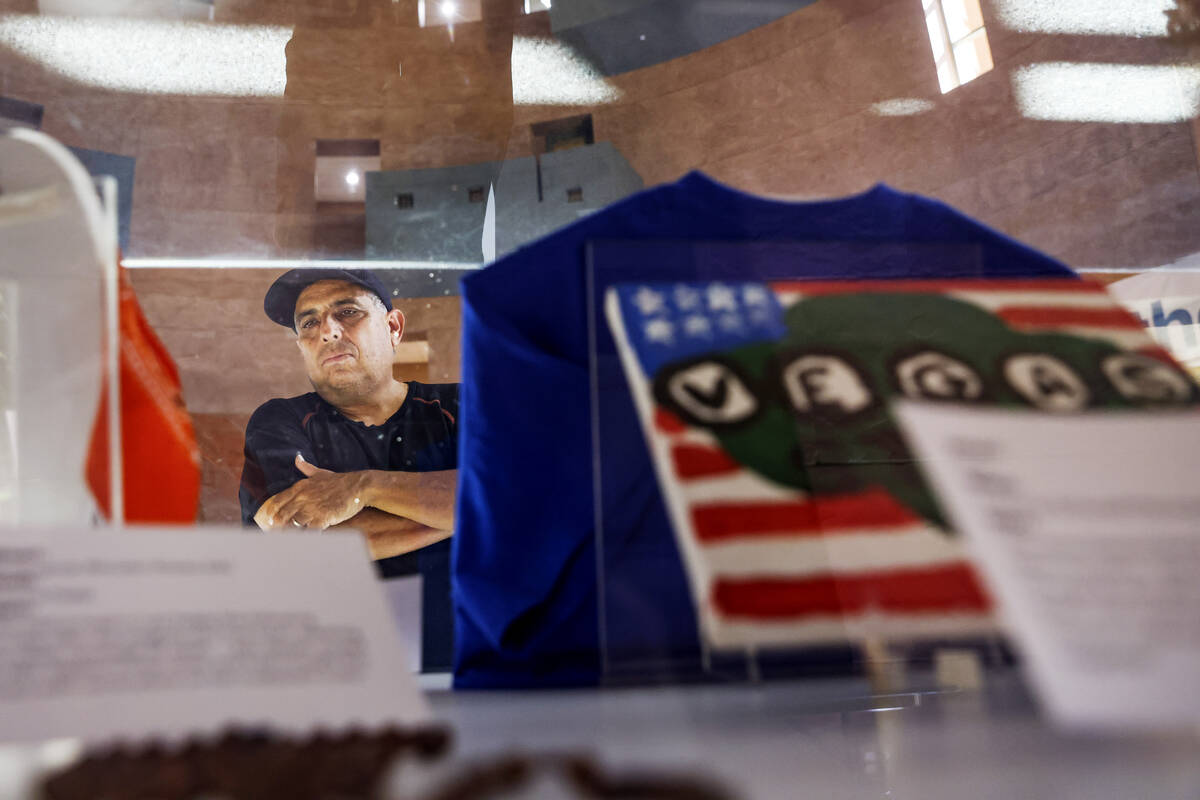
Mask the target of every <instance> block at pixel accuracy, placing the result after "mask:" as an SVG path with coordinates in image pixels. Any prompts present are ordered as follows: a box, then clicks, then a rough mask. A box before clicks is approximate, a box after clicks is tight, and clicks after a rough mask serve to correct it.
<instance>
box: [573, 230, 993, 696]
mask: <svg viewBox="0 0 1200 800" xmlns="http://www.w3.org/2000/svg"><path fill="white" fill-rule="evenodd" d="M980 257H981V254H980V251H979V249H978V248H977V247H975V246H973V245H962V244H958V245H955V244H936V243H935V244H928V245H915V246H914V245H902V244H895V245H892V244H887V243H876V244H862V243H854V242H809V243H804V242H778V243H769V242H754V243H740V244H739V243H728V242H661V243H641V242H604V241H600V242H593V243H592V244H591V245H590V252H589V264H588V270H589V273H588V277H589V303H588V305H589V312H590V317H589V323H590V330H591V349H592V355H591V364H590V367H591V381H592V391H593V394H592V412H593V413H592V434H593V447H594V448H595V450H594V457H595V466H594V474H595V485H594V497H595V506H596V515H597V516H596V553H597V556H596V558H597V593H598V597H599V620H598V625H599V626H600V630H601V637H600V640H601V642H602V650H603V652H602V661H603V663H602V667H603V672H604V679H605V681H606V682H609V683H612V684H622V683H637V682H645V681H661V680H668V681H688V680H733V681H745V680H751V681H753V680H760V679H763V678H770V677H783V676H796V675H828V674H845V673H856V672H857V673H861V672H864V671H866V670H873V671H875V672H876V673H878V675H877V676H876V677H879V678H880V680H881V681H882V682H880V683H878V684H877V685H879V686H884V685H887V686H891V687H893V688H896V689H903V688H910V683H911V681H910V679H908V678H906V677H905V671H904V666H905V665H906V664H908V663H917V662H919V663H921V664H923V665H924V666H929V665H931V664H932V663H933V660H934V658H935V657H940V656H941V655H944V654H945V653H948V652H953V651H956V648H957V650H963V649H965V651H966V652H968V654H970V653H974V656H973V657H974V658H975V659H976V661H977V663H995V662H998V661H1002V660H1003V659H1004V658H1006V655H1005V652H1004V649H1003V646H1002V644H1001V643H1000V642H999V640H998V638H997V637H996V635H995V626H994V622H993V621H992V620H990V619H987V618H985V617H986V615H982V616H977V617H976V618H975V619H974V620H973V622H972V623H970V624H966V625H964V626H962V627H959V626H958V622H948V623H947V624H945V625H940V626H939V625H937V624H934V625H932V626H929V627H928V628H927V629H925V630H924V631H923V632H922V631H919V630H918V629H917V628H916V627H914V626H912V625H908V623H907V622H904V621H901V622H894V621H892V622H889V621H884V620H880V619H873V618H871V612H867V613H866V614H865V615H862V616H860V617H858V618H855V617H854V615H853V614H847V615H846V616H845V617H844V618H839V616H838V614H833V615H832V616H830V615H825V617H824V618H823V619H822V620H821V622H820V623H819V624H817V625H812V626H809V627H808V628H805V627H804V626H803V625H796V626H793V630H792V631H791V632H790V633H789V632H785V633H783V634H782V635H781V634H780V633H779V631H780V630H782V628H783V627H785V626H776V627H775V628H774V629H772V630H768V628H770V627H771V626H766V627H763V626H758V627H757V628H756V625H754V624H748V625H742V626H740V627H739V625H737V624H732V625H731V624H728V623H729V620H725V621H721V620H717V619H716V618H715V617H714V615H713V613H712V605H711V603H710V602H709V600H710V598H711V597H713V596H715V595H714V594H713V592H715V591H719V589H718V588H716V587H717V586H718V584H720V583H721V580H722V574H721V573H722V571H723V570H724V571H725V572H726V575H736V576H740V577H746V576H747V575H751V576H752V574H753V570H755V569H764V568H765V569H767V570H768V572H771V571H773V570H774V571H778V570H779V569H782V570H784V571H785V572H786V571H787V570H788V569H791V568H792V567H794V568H795V571H796V572H797V573H813V574H822V573H828V574H834V573H836V572H837V571H838V570H841V569H844V568H845V566H844V563H843V562H844V561H845V559H846V558H847V555H846V551H845V550H844V545H843V544H842V543H839V542H834V540H833V539H827V540H825V541H820V540H817V539H810V540H809V541H806V542H802V543H800V545H799V546H797V547H792V548H791V549H790V550H789V548H788V547H786V546H785V547H781V548H776V551H775V552H776V553H777V554H778V558H779V559H780V560H778V561H776V562H775V563H774V564H772V563H770V562H771V559H773V558H776V556H775V555H772V554H771V553H768V552H766V551H765V550H764V551H760V552H758V553H753V552H751V550H752V549H753V547H754V546H753V545H751V546H749V547H748V548H744V549H742V550H740V551H739V549H738V546H734V547H727V548H725V549H724V552H723V553H722V555H720V556H713V555H712V553H713V550H712V549H706V547H705V545H704V543H703V539H704V536H705V534H704V533H703V532H702V531H700V530H699V528H694V529H692V530H691V532H690V533H689V532H688V531H687V530H683V529H686V528H688V527H689V526H690V525H693V524H694V525H699V524H700V523H699V522H697V520H698V519H699V516H698V515H700V514H711V513H712V512H714V511H715V510H716V509H717V506H722V507H724V508H726V510H728V511H729V513H731V514H732V515H734V516H736V515H737V514H739V513H746V511H745V506H746V504H748V503H749V504H762V503H768V504H774V505H775V507H776V509H777V510H778V511H779V512H781V513H783V514H784V515H785V521H784V522H782V523H780V525H781V526H782V527H781V528H780V530H784V531H786V530H788V529H789V526H790V525H797V526H799V527H798V528H796V530H797V531H799V530H800V529H801V528H804V527H805V526H807V525H809V523H810V522H811V520H809V521H806V520H805V518H804V516H803V514H804V513H808V512H802V511H800V510H797V507H798V506H797V504H798V503H800V502H801V501H803V500H804V499H805V497H806V496H809V495H811V496H812V497H814V498H823V497H825V496H830V497H833V496H837V495H839V494H840V493H844V492H845V491H847V486H850V487H859V488H861V486H860V485H859V484H861V483H862V481H860V480H859V479H857V478H852V477H848V474H849V473H851V472H853V471H854V470H855V467H854V465H853V464H848V463H847V464H843V466H842V467H840V468H838V467H837V466H836V465H835V464H829V465H827V466H826V467H825V468H824V469H821V468H819V466H818V464H817V463H816V462H814V463H810V464H809V465H808V466H807V467H806V470H805V474H804V476H803V478H802V481H803V482H805V483H806V484H807V490H806V491H804V490H796V489H792V488H789V487H788V486H786V485H784V484H782V483H780V482H779V481H777V480H776V479H775V478H777V477H778V476H777V473H775V472H773V471H772V470H773V468H772V467H771V466H770V465H769V464H764V463H762V462H760V463H755V461H754V459H755V458H756V456H753V455H751V456H749V457H748V458H747V459H744V460H742V461H739V462H738V463H736V464H734V463H730V462H729V460H728V453H729V452H732V451H726V452H725V453H721V452H720V446H718V443H717V442H715V441H714V440H713V439H712V437H711V436H707V434H706V433H705V432H703V431H702V430H700V428H695V427H689V428H687V429H684V428H683V427H673V426H677V424H678V420H676V419H664V417H669V414H665V413H664V407H663V406H662V405H661V402H660V398H661V397H662V395H661V394H659V391H660V388H661V385H664V384H661V381H662V375H663V374H664V372H662V371H660V372H658V373H657V374H655V375H654V376H650V375H649V374H647V375H646V377H645V378H642V377H636V376H635V373H636V372H637V368H636V367H634V366H632V364H633V363H634V361H636V359H637V356H636V355H635V354H634V352H633V351H634V349H635V348H633V347H632V346H631V345H629V344H628V342H629V341H631V340H632V339H633V338H636V336H637V335H636V334H631V333H628V332H620V333H617V334H614V329H613V328H612V325H613V323H614V316H613V315H614V314H615V313H618V312H617V310H616V307H615V306H614V301H613V299H612V297H613V296H614V295H613V294H611V292H613V291H614V288H613V287H623V288H618V289H617V290H615V291H617V292H620V291H626V292H629V291H631V290H632V289H633V287H638V288H637V290H636V291H637V293H636V294H633V295H631V297H632V298H633V300H632V302H633V303H634V304H635V305H636V304H643V305H642V307H643V308H644V309H648V310H649V311H650V313H651V314H652V315H654V314H657V313H658V312H657V310H656V309H664V308H666V307H667V306H670V307H671V309H672V311H671V313H676V312H678V314H680V316H677V318H675V319H674V322H675V331H676V334H677V336H678V337H679V338H681V339H682V338H686V336H687V334H688V330H689V328H690V329H691V330H692V331H693V332H697V333H698V334H699V337H700V338H703V337H708V339H709V341H710V342H724V344H722V345H721V346H722V347H728V346H729V345H730V343H734V342H737V341H747V342H752V341H754V340H755V339H756V338H757V339H758V340H760V341H766V340H769V339H770V337H771V336H773V335H775V334H772V333H771V332H770V329H769V326H770V324H774V323H773V322H768V321H766V320H765V317H762V318H759V321H758V322H756V315H758V313H759V311H760V309H762V308H765V307H766V306H765V305H761V304H760V303H765V302H766V297H765V296H764V295H763V294H762V291H763V290H766V291H767V292H773V293H774V294H775V295H776V296H777V297H785V302H788V301H787V299H786V295H787V293H788V292H801V293H802V292H804V291H805V288H804V286H805V284H804V283H803V282H801V283H796V284H794V285H793V284H792V283H791V282H792V281H795V280H797V279H800V280H804V279H809V280H810V281H811V280H812V279H813V278H819V277H836V276H838V275H844V274H847V271H848V270H850V271H853V272H857V273H858V274H867V273H870V274H874V275H875V276H876V277H879V278H883V277H889V276H890V277H898V276H900V275H903V274H904V271H905V269H906V267H905V266H904V265H906V264H911V263H912V262H913V261H914V260H919V261H920V262H921V263H922V264H923V265H924V268H925V269H926V270H928V272H927V274H933V275H936V274H955V275H958V276H960V277H968V278H969V277H971V276H973V275H977V274H978V273H979V271H980V263H981V262H980V260H979V259H980ZM851 265H852V266H851ZM809 285H811V286H816V285H818V284H817V283H810V284H809ZM851 285H853V284H851ZM714 287H716V288H718V289H720V290H722V291H725V292H726V294H725V295H722V298H723V300H722V302H726V301H728V302H736V303H737V312H738V313H740V314H742V315H743V316H742V321H743V323H744V324H745V325H747V326H748V327H750V328H753V326H754V325H756V324H760V325H764V326H766V327H762V328H761V330H760V331H759V333H758V334H755V333H754V332H753V331H750V333H749V334H746V333H745V332H743V333H739V334H737V335H735V336H733V337H732V338H729V337H728V336H726V337H725V338H722V334H721V332H720V331H719V330H717V329H718V328H720V327H721V325H722V324H723V323H722V319H727V318H728V316H727V315H725V312H724V311H722V313H721V315H718V316H716V317H710V319H711V320H713V322H712V328H711V329H705V326H704V325H703V324H700V323H696V322H695V320H696V319H698V318H700V317H699V316H696V315H693V316H690V317H689V316H688V314H687V312H686V310H681V309H682V307H683V306H685V305H688V304H689V303H694V302H696V299H697V297H699V298H700V299H699V303H700V305H705V304H707V303H710V302H711V301H712V300H714V299H715V298H716V297H717V296H716V294H709V295H705V292H713V291H714ZM673 293H674V294H673ZM730 298H733V300H730ZM771 302H772V303H774V302H775V301H774V300H772V301H771ZM728 310H730V311H732V310H733V306H730V307H729V309H728ZM633 313H635V314H636V312H633ZM689 320H691V322H689ZM658 321H659V322H661V321H662V320H661V319H659V320H658ZM626 323H628V324H632V323H631V322H629V321H628V320H626V322H622V323H620V324H621V325H622V326H624V325H625V324H626ZM653 324H655V323H652V325H651V327H650V328H648V329H647V330H651V329H652V328H653ZM926 328H928V324H927V325H926ZM660 330H661V329H660ZM831 333H833V334H834V336H833V337H832V340H833V341H838V342H839V346H840V347H844V348H851V349H853V348H855V347H860V346H865V347H866V349H868V350H871V351H872V352H874V351H875V350H878V347H877V345H878V344H879V343H878V341H877V339H878V336H875V337H874V339H873V336H872V333H871V331H870V330H851V331H849V332H846V335H843V336H841V337H840V338H839V336H838V335H837V334H838V333H842V332H838V331H833V332H831ZM650 335H651V336H653V334H652V333H651V334H650ZM920 335H921V334H920V332H917V331H914V336H918V337H919V336H920ZM618 342H621V344H618ZM715 347H717V345H716V344H711V343H710V344H705V345H702V346H701V347H700V349H697V348H695V347H692V348H690V350H689V349H688V348H687V346H686V345H685V346H684V349H683V350H681V351H680V352H681V353H684V355H680V356H679V358H680V359H682V361H683V362H688V361H694V360H695V359H696V358H698V357H699V356H698V355H697V354H698V353H702V352H709V351H713V352H715V350H713V348H715ZM706 348H707V349H706ZM669 368H670V367H669V365H667V366H664V367H663V368H662V369H663V370H669ZM631 370H633V372H631ZM631 387H632V388H631ZM731 395H732V391H731ZM730 403H731V407H732V404H733V401H732V400H730ZM700 427H701V428H702V427H703V426H700ZM887 427H888V423H887V421H886V419H882V418H881V419H880V420H879V421H878V424H877V425H876V429H875V430H867V431H866V432H861V435H862V437H863V439H864V441H865V440H866V439H870V438H872V437H874V438H878V437H879V436H882V435H884V434H883V431H884V430H885V429H887ZM777 438H778V437H777ZM783 438H786V437H783ZM760 444H761V443H760ZM802 444H803V443H802ZM721 446H723V445H721ZM771 447H772V444H771V442H769V441H768V442H766V444H765V445H761V447H760V451H762V452H761V456H762V458H764V459H766V460H767V461H770V460H771V459H777V458H779V457H780V456H781V454H780V453H778V452H776V453H771V452H769V451H770V449H771ZM764 448H765V450H764ZM745 452H746V451H745V450H743V451H741V453H742V455H743V456H744V455H745ZM863 452H865V451H863ZM782 458H783V459H784V460H787V459H789V458H791V454H789V453H783V454H782ZM685 460H686V462H685ZM860 466H862V465H860ZM871 469H877V470H882V471H886V470H889V469H890V470H892V471H903V472H905V475H906V477H905V478H904V480H906V481H912V480H916V481H919V478H914V476H913V474H912V473H911V472H909V470H911V469H912V464H911V462H910V463H909V464H908V465H907V466H905V465H899V464H896V463H889V464H885V465H875V466H874V467H872V466H870V465H867V467H866V470H867V471H870V470H871ZM860 471H862V470H860ZM764 476H768V477H767V478H766V479H765V480H764ZM863 480H865V481H866V482H867V483H870V482H871V481H872V480H874V478H872V477H870V476H868V477H867V478H865V479H863ZM689 482H690V483H689ZM806 492H807V495H806ZM760 507H761V506H760ZM752 511H753V510H752ZM789 513H790V514H794V515H795V516H793V517H786V515H787V514H789ZM820 513H825V512H820ZM688 519H690V520H692V522H690V523H689V522H688V521H687V520H688ZM910 523H913V520H908V521H907V522H906V524H910ZM734 524H736V523H734ZM823 524H826V525H829V526H831V528H833V529H836V528H837V526H838V524H839V523H838V522H837V520H836V519H835V518H834V517H833V516H829V517H828V518H823V519H818V525H817V529H820V527H821V525H823ZM922 525H923V523H922V524H919V525H918V526H917V527H921V529H922V533H921V534H920V535H924V536H929V537H930V541H929V542H921V543H918V544H917V545H914V546H916V547H917V548H918V549H919V548H920V547H926V546H929V547H932V548H934V549H935V550H936V549H937V548H940V547H942V546H943V544H942V542H941V541H940V540H939V539H938V537H939V536H941V534H934V533H932V532H927V531H926V529H925V528H924V527H922ZM932 530H933V529H932V528H931V529H929V531H932ZM697 537H699V538H697ZM799 538H802V537H797V541H798V540H799ZM879 541H880V542H882V540H879ZM825 542H834V546H832V547H827V546H826V545H825ZM698 543H699V544H698ZM866 546H867V547H868V548H870V547H872V546H873V545H871V544H870V543H867V545H866ZM878 547H879V548H880V549H881V550H886V546H885V545H883V544H878ZM866 558H867V559H868V560H870V559H872V558H874V556H872V555H870V554H868V555H867V556H866ZM764 559H765V562H764ZM789 563H790V564H791V566H790V567H789V566H788V564H789ZM755 565H757V566H755ZM830 591H831V592H832V594H833V596H834V597H835V598H837V599H838V602H840V601H843V600H846V599H847V597H849V595H850V594H852V593H853V591H854V589H853V588H847V587H846V586H840V585H837V584H836V582H835V584H834V585H833V587H832V589H831V590H830ZM906 626H907V627H906ZM889 631H892V633H891V634H889ZM922 674H923V675H926V676H928V674H929V672H928V670H926V671H925V672H924V673H922ZM924 679H925V678H922V679H921V680H924Z"/></svg>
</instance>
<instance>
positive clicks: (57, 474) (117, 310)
mask: <svg viewBox="0 0 1200 800" xmlns="http://www.w3.org/2000/svg"><path fill="white" fill-rule="evenodd" d="M115 191H116V189H115V182H113V181H112V179H111V178H102V179H99V183H95V182H93V179H92V177H91V176H90V175H88V173H87V171H86V170H85V169H84V167H83V165H82V164H80V163H79V161H78V159H77V158H76V157H75V156H74V155H72V154H71V153H70V152H69V151H68V150H67V149H66V148H64V147H63V146H62V145H60V144H59V143H58V142H56V141H55V140H53V139H52V138H50V137H49V136H46V135H45V134H42V133H39V132H37V131H30V130H24V129H13V130H11V131H7V132H5V133H4V135H3V136H0V243H2V245H3V246H2V248H0V250H2V251H3V253H4V259H3V263H2V264H0V297H2V299H3V304H2V309H0V355H2V356H3V357H2V359H0V405H2V407H3V415H2V419H0V426H2V428H3V431H2V432H0V433H2V435H0V482H2V484H0V521H2V522H7V523H43V524H48V523H56V522H87V521H91V520H92V519H93V517H94V515H95V511H96V509H97V505H98V506H99V508H100V510H101V511H102V512H103V513H104V514H105V515H106V516H108V517H109V518H110V519H112V520H113V521H114V522H115V523H117V524H121V523H123V522H125V521H127V520H128V521H134V522H176V523H186V522H192V521H193V520H195V517H196V510H197V507H198V501H199V488H200V467H199V458H198V451H197V448H196V441H195V434H194V432H193V430H192V424H191V420H190V418H189V417H188V415H187V412H186V410H185V409H184V406H183V398H182V393H181V389H180V383H179V376H178V374H177V373H176V370H175V366H174V364H173V363H172V362H171V359H170V357H169V356H168V354H167V351H166V349H165V348H164V347H163V346H162V344H161V343H160V342H159V341H158V338H157V337H156V336H155V335H154V332H153V331H152V330H151V329H150V326H149V324H148V323H147V322H146V319H145V317H144V316H143V314H142V312H141V309H140V307H139V306H138V303H137V299H136V298H135V296H134V294H133V289H132V287H131V286H130V284H129V282H128V280H127V279H126V278H125V277H124V276H123V275H119V274H118V267H117V266H116V259H117V244H116V238H117V230H116V216H115V209H114V206H115V203H116V197H115ZM98 192H100V193H105V194H106V196H105V197H104V200H103V201H102V199H101V197H100V194H99V193H98ZM118 293H119V297H118ZM114 317H115V318H114ZM110 338H111V339H112V340H113V343H114V347H113V348H110V347H106V345H105V343H106V341H107V340H109V339H110ZM118 341H119V345H116V342H118ZM114 348H115V349H119V353H114V352H113V349H114ZM106 359H107V362H108V364H109V368H108V369H109V370H112V369H114V368H115V369H116V370H117V371H118V372H119V374H120V379H119V381H118V382H117V384H116V385H112V384H110V383H109V382H108V381H105V380H104V373H105V372H106V369H105V362H106ZM113 397H119V398H120V400H119V406H118V407H117V408H114V407H113V406H114V405H117V404H116V403H113V402H112V399H111V398H113ZM118 412H119V413H118ZM119 419H126V422H124V423H121V424H122V430H123V435H122V436H121V437H120V440H119V441H117V442H112V441H111V440H110V439H109V436H108V430H109V428H110V427H112V426H113V425H114V424H115V423H116V421H117V420H119ZM122 450H123V452H124V453H125V457H124V458H122V456H121V453H122ZM85 461H86V463H85ZM122 464H123V466H119V465H122ZM117 469H119V470H120V471H121V477H122V478H123V479H124V480H123V482H118V483H117V485H115V486H114V485H112V483H111V481H110V478H111V476H112V474H113V472H114V470H117ZM93 495H94V497H95V499H94V501H93ZM114 506H116V507H115V508H114ZM122 506H124V507H125V508H127V509H128V512H126V511H125V510H124V508H123V507H122Z"/></svg>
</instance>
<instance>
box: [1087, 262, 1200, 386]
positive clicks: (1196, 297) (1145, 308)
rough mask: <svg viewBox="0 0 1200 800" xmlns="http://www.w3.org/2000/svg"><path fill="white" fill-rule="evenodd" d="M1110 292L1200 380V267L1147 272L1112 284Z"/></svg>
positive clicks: (1109, 287)
mask: <svg viewBox="0 0 1200 800" xmlns="http://www.w3.org/2000/svg"><path fill="white" fill-rule="evenodd" d="M1108 291H1109V294H1111V295H1112V296H1113V297H1114V298H1115V299H1116V300H1117V301H1119V302H1120V303H1121V304H1122V305H1124V306H1125V307H1126V308H1127V309H1129V310H1130V311H1132V312H1133V313H1134V314H1136V315H1137V317H1138V319H1140V320H1141V321H1142V324H1143V325H1145V326H1146V329H1147V331H1149V333H1150V336H1151V337H1152V338H1153V339H1154V341H1155V342H1157V343H1158V344H1159V345H1161V346H1162V347H1164V348H1165V349H1166V350H1167V351H1168V352H1170V353H1171V355H1172V356H1174V357H1175V359H1176V360H1177V361H1179V363H1181V364H1182V365H1183V366H1185V367H1187V368H1188V370H1189V371H1190V372H1191V373H1192V375H1193V376H1196V377H1197V378H1200V264H1197V265H1192V266H1185V267H1181V268H1179V269H1171V268H1170V267H1164V268H1162V269H1156V270H1151V271H1149V272H1143V273H1141V274H1138V275H1134V276H1133V277H1131V278H1126V279H1125V280H1121V281H1117V282H1115V283H1112V284H1109V286H1108Z"/></svg>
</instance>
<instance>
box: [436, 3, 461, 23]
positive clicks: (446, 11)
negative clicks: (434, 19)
mask: <svg viewBox="0 0 1200 800" xmlns="http://www.w3.org/2000/svg"><path fill="white" fill-rule="evenodd" d="M438 10H440V11H441V12H442V16H443V17H445V18H446V19H450V18H451V17H453V16H454V15H455V14H457V13H458V4H457V3H455V2H452V0H446V1H445V2H444V3H442V4H441V5H440V6H438Z"/></svg>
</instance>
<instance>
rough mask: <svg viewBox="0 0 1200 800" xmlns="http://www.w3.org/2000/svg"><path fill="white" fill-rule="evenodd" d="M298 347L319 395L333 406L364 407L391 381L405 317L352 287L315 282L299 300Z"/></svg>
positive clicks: (364, 292) (368, 292) (301, 294)
mask: <svg viewBox="0 0 1200 800" xmlns="http://www.w3.org/2000/svg"><path fill="white" fill-rule="evenodd" d="M295 323H296V344H297V345H298V346H299V347H300V353H301V354H302V355H303V356H304V368H305V371H306V372H307V373H308V379H309V380H310V381H312V384H313V387H314V388H315V389H316V390H317V392H318V393H319V394H320V395H321V396H322V397H324V398H325V399H326V400H329V401H330V402H334V403H335V404H336V403H337V402H342V403H350V402H360V401H364V400H367V399H369V398H370V396H371V394H372V393H373V392H374V391H376V390H377V389H378V388H380V387H381V386H383V385H385V384H386V382H387V381H388V380H389V379H390V378H391V375H392V357H393V349H394V347H395V345H396V343H397V342H399V341H400V336H401V334H402V333H403V332H404V315H403V314H401V313H400V312H399V311H397V310H391V311H387V310H385V309H384V308H383V304H382V303H381V302H380V300H379V298H378V297H376V296H375V295H374V294H373V293H372V292H370V291H368V290H366V289H364V288H363V287H361V286H358V285H357V284H354V283H350V282H348V281H338V280H325V281H317V282H316V283H314V284H312V285H311V286H309V287H307V288H306V289H305V290H304V291H303V292H301V293H300V297H299V298H297V300H296V315H295Z"/></svg>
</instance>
